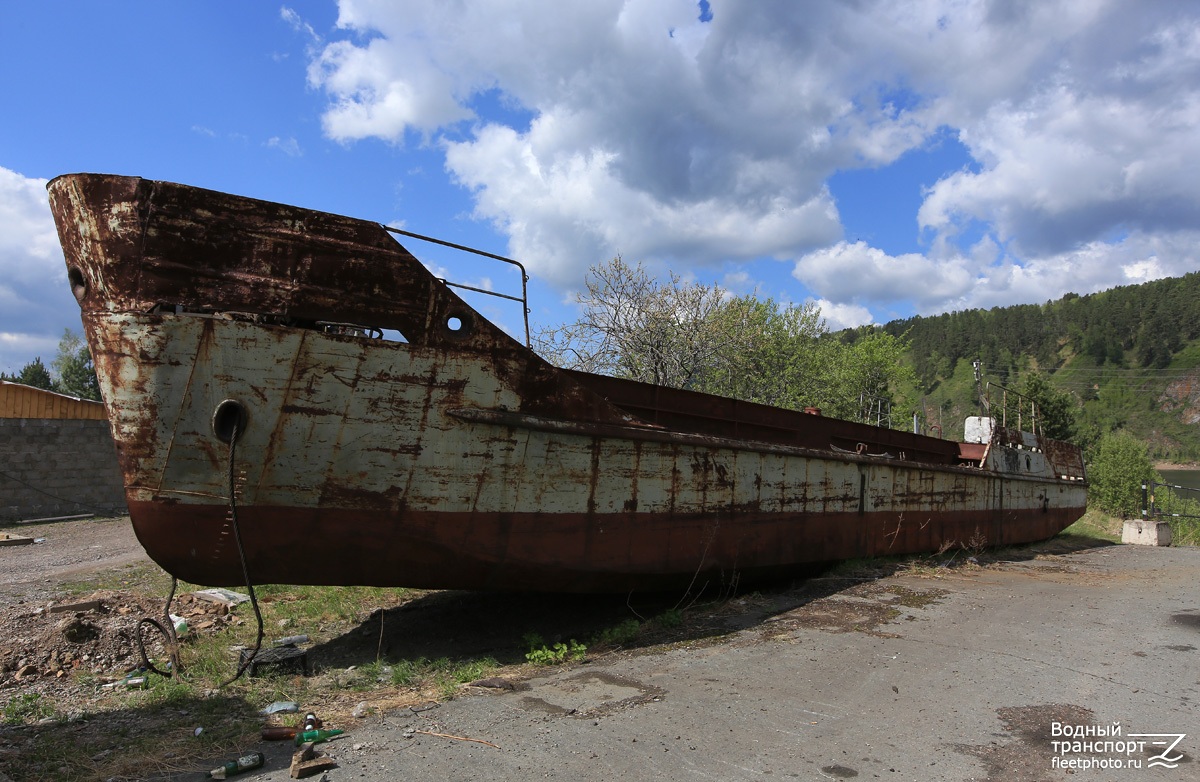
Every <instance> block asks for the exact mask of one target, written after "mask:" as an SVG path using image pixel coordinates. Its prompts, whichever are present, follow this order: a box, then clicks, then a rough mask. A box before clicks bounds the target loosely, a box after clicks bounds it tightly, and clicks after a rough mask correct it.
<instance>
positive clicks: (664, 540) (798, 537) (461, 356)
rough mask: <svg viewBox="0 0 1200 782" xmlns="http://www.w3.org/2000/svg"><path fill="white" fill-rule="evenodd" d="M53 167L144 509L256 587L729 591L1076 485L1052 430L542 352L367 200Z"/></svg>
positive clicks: (72, 257) (1022, 525) (91, 326)
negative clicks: (608, 370)
mask: <svg viewBox="0 0 1200 782" xmlns="http://www.w3.org/2000/svg"><path fill="white" fill-rule="evenodd" d="M50 190H51V200H52V204H53V205H54V210H55V215H56V219H57V221H58V224H59V231H60V237H61V238H62V240H63V246H64V250H65V252H66V255H67V263H68V268H69V276H70V279H71V281H72V286H73V290H74V292H75V294H76V297H77V299H79V301H80V304H81V309H82V311H83V321H84V326H85V331H86V332H87V336H88V341H89V345H90V346H91V349H92V353H93V357H94V360H95V363H96V367H97V375H98V379H99V381H100V384H101V389H102V393H103V396H104V398H105V403H106V408H107V410H108V415H109V421H110V425H111V427H112V431H113V436H114V439H115V441H116V444H117V450H118V454H119V458H120V460H121V466H122V471H123V473H124V476H125V481H126V493H127V499H128V504H129V510H130V516H131V519H132V520H133V524H134V528H135V530H136V532H137V535H138V537H139V539H140V540H141V542H142V544H143V546H144V547H145V548H146V550H147V552H148V553H149V554H150V556H151V557H152V558H153V559H154V560H155V561H157V562H158V563H159V564H160V565H162V566H163V567H164V568H165V569H166V570H167V571H168V572H170V573H172V574H174V575H177V576H179V577H181V578H184V579H186V580H188V581H192V582H195V583H202V584H220V585H232V584H237V583H241V582H243V580H244V575H243V569H242V558H243V556H244V558H245V564H246V570H247V572H248V573H249V576H250V579H251V580H252V581H253V582H255V583H297V584H367V585H393V586H412V587H427V588H443V587H444V588H470V589H502V590H553V591H579V592H595V591H627V590H632V589H666V588H680V587H682V588H686V587H688V586H696V587H698V588H699V587H703V586H704V585H723V586H729V585H731V584H734V583H737V582H738V581H739V580H742V579H744V578H746V577H756V576H764V575H774V574H780V573H785V572H788V571H790V570H794V569H795V568H797V567H801V566H805V565H809V564H812V563H817V562H828V561H832V560H840V559H846V558H852V557H869V556H880V555H899V554H911V553H918V552H926V551H938V550H944V549H948V548H953V547H967V548H982V547H983V546H995V545H1011V544H1019V543H1026V542H1030V541H1034V540H1039V539H1043V538H1046V537H1049V536H1051V535H1053V534H1055V533H1057V532H1058V531H1059V530H1061V529H1063V528H1064V527H1066V526H1067V525H1068V524H1070V523H1071V522H1072V521H1074V520H1075V519H1076V518H1078V516H1079V515H1081V514H1082V512H1083V510H1084V506H1085V503H1086V484H1085V482H1084V480H1083V464H1082V459H1081V458H1080V456H1079V453H1078V449H1075V448H1074V447H1073V446H1068V445H1066V444H1063V443H1055V442H1053V441H1046V440H1044V439H1043V438H1040V437H1036V436H1032V435H1022V434H1021V433H1017V432H1008V431H1007V430H1004V429H997V432H996V436H995V437H994V438H993V441H992V442H991V443H990V444H987V445H983V444H960V443H952V442H948V441H943V440H939V439H936V438H930V437H922V436H920V435H914V434H911V433H904V432H896V431H893V430H888V429H881V428H878V427H871V426H866V425H863V424H857V423H853V422H846V421H837V420H834V419H829V418H825V417H822V416H819V415H805V414H802V413H796V412H793V411H784V410H776V409H773V408H766V407H763V406H760V405H750V404H746V403H739V402H735V401H734V400H727V399H721V398H718V397H711V396H707V395H702V394H694V393H689V392H684V391H679V390H671V389H660V388H656V387H653V386H646V385H644V384H640V383H631V382H629V381H621V380H617V379H613V378H602V377H598V376H589V375H585V374H582V373H570V372H564V371H562V370H558V369H556V368H554V367H551V366H550V365H548V364H546V363H545V362H544V361H542V360H541V359H540V358H538V357H537V356H536V355H535V354H533V353H532V352H531V351H529V350H528V349H527V348H525V347H524V346H523V345H520V344H519V343H517V342H515V341H513V340H512V339H511V338H509V337H508V336H507V335H505V334H503V332H501V331H500V330H498V329H496V328H495V327H494V326H492V325H491V324H490V323H488V322H487V321H486V320H485V319H483V318H482V316H480V315H479V313H477V312H475V311H474V310H471V309H470V308H469V307H467V306H466V304H465V303H463V302H462V301H461V300H460V299H458V297H457V296H454V294H453V293H452V292H450V291H449V289H448V288H447V287H446V286H445V285H444V283H441V282H440V281H438V280H435V279H434V278H432V277H431V276H430V275H429V274H428V272H426V271H425V270H424V268H423V267H421V266H420V264H419V263H417V262H415V260H414V259H412V257H411V256H410V255H409V254H408V253H407V251H405V250H404V249H403V248H402V247H400V246H399V245H398V244H395V243H394V242H393V241H392V240H391V239H390V237H388V236H387V235H386V233H384V232H383V231H382V229H381V227H379V226H378V225H375V224H371V223H365V222H363V221H354V220H351V219H349V218H339V217H336V216H330V215H322V214H319V213H311V212H308V211H307V210H298V209H296V208H294V207H282V206H280V205H275V204H265V203H263V202H255V201H251V200H249V199H239V198H237V197H234V196H225V195H223V194H213V193H210V192H209V191H198V190H196V189H194V188H184V187H183V186H177V185H166V184H164V183H149V184H147V183H145V182H143V181H142V180H131V179H127V178H115V177H94V176H88V175H77V176H73V177H64V178H60V179H58V180H55V181H54V182H52V183H51V187H50ZM365 256H367V257H368V261H369V262H367V261H364V260H363V258H364V257H365ZM369 256H374V257H373V259H372V258H371V257H369ZM317 282H319V283H320V284H317ZM381 299H382V300H383V301H381ZM324 321H336V322H350V323H365V324H367V325H368V326H371V327H379V328H383V329H397V330H399V331H401V332H402V333H403V335H404V339H405V341H397V340H387V339H374V338H368V337H366V336H364V334H365V331H364V330H362V329H357V328H349V329H347V328H341V327H336V328H332V329H331V328H329V327H327V326H323V325H321V324H322V323H323V322H324ZM239 540H240V546H239V542H238V541H239Z"/></svg>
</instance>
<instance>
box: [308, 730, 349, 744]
mask: <svg viewBox="0 0 1200 782" xmlns="http://www.w3.org/2000/svg"><path fill="white" fill-rule="evenodd" d="M345 732H346V731H344V730H338V729H337V728H334V729H333V730H306V731H304V732H303V733H297V734H296V746H297V747H298V746H300V745H301V744H304V743H307V742H309V741H311V742H312V743H314V744H317V743H320V742H322V741H327V740H328V739H331V738H333V737H334V736H340V735H342V734H343V733H345Z"/></svg>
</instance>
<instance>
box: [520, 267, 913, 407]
mask: <svg viewBox="0 0 1200 782" xmlns="http://www.w3.org/2000/svg"><path fill="white" fill-rule="evenodd" d="M576 300H577V302H578V303H579V305H580V307H581V309H582V315H581V317H580V318H579V319H578V320H577V321H575V322H574V323H570V324H566V325H564V326H560V327H558V328H552V329H543V330H542V331H540V332H538V333H537V334H536V335H535V336H534V347H535V349H536V350H537V351H538V352H539V353H541V354H542V355H543V356H545V357H546V358H547V359H548V360H549V361H551V362H552V363H555V364H557V365H559V366H566V367H570V368H572V369H582V370H585V371H589V372H598V373H602V374H612V375H615V376H618V377H627V378H630V379H633V380H640V381H643V382H647V383H654V384H656V385H664V386H673V387H676V388H689V389H692V390H696V391H703V392H706V393H710V394H719V395H722V396H728V397H733V398H735V399H744V400H747V401H752V402H759V403H762V404H768V405H773V406H776V407H789V408H793V409H800V408H802V407H806V406H809V405H815V406H818V407H822V408H826V409H828V410H829V413H830V414H831V415H838V416H841V417H854V416H856V415H857V414H858V408H859V402H860V399H861V398H862V397H863V395H873V396H880V397H884V398H886V399H887V400H889V401H890V400H891V398H892V394H893V392H894V389H895V387H896V383H897V381H898V380H900V379H904V380H906V381H907V380H909V378H911V370H909V369H907V368H906V366H905V364H904V362H903V356H904V352H905V350H906V348H907V344H908V343H907V339H906V338H904V337H897V336H893V335H891V334H888V333H886V332H884V331H883V330H877V329H874V328H868V329H863V330H861V331H859V332H854V333H852V334H851V336H852V337H853V339H850V340H847V341H842V340H838V339H834V338H832V337H830V335H829V333H828V330H827V328H826V326H825V322H824V320H823V319H822V318H821V311H820V309H819V308H818V307H817V306H816V305H814V304H811V303H808V304H804V305H789V306H781V305H779V304H778V303H776V302H774V301H772V300H770V299H767V300H765V301H764V300H760V299H758V298H757V297H755V296H736V297H733V296H730V295H729V294H728V293H727V292H726V291H724V290H722V289H721V288H719V287H717V286H715V285H713V286H706V285H701V284H698V283H693V282H687V281H684V280H681V279H680V278H679V277H677V276H675V275H671V277H670V280H669V281H668V282H666V283H661V282H659V281H657V280H655V279H654V278H652V277H651V276H650V275H649V273H648V272H647V271H646V270H645V268H643V267H642V266H641V265H640V264H638V265H636V266H631V265H630V264H627V263H625V262H624V261H623V260H622V259H621V258H620V257H617V258H614V259H613V260H612V261H610V262H608V263H606V264H602V265H599V266H594V267H592V269H590V270H589V272H588V275H587V278H586V291H585V292H583V293H581V294H580V295H579V296H578V297H577V299H576Z"/></svg>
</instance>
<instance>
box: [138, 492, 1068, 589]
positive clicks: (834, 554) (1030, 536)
mask: <svg viewBox="0 0 1200 782" xmlns="http://www.w3.org/2000/svg"><path fill="white" fill-rule="evenodd" d="M1082 512H1083V509H1082V508H1052V509H1050V510H1047V511H1046V512H1045V513H1044V514H1041V520H1040V523H1033V522H1031V521H1030V520H1029V518H1028V517H1027V516H1026V517H1025V519H1024V522H1023V523H1022V524H1019V525H1018V524H1012V523H1011V522H1012V521H1013V520H1015V518H1016V514H1006V513H996V512H985V511H980V512H974V513H963V512H961V511H959V512H948V513H937V512H934V513H929V514H926V515H925V517H923V518H921V519H920V520H919V521H918V520H916V518H915V517H914V518H913V519H912V520H908V519H904V520H898V519H897V518H896V517H895V515H894V514H884V513H865V514H858V513H831V514H819V515H817V514H814V515H807V516H804V515H800V516H794V515H793V516H787V517H783V516H780V515H777V514H776V515H761V516H760V515H755V514H739V515H738V516H737V517H736V519H728V518H727V519H721V518H681V517H662V516H651V515H648V514H637V513H630V514H618V515H610V516H604V517H591V518H589V517H587V516H583V515H566V514H560V515H549V514H536V513H526V514H521V515H519V516H518V515H507V514H505V515H502V514H479V513H416V514H412V513H409V514H395V513H387V512H363V511H357V510H354V511H350V510H333V509H313V508H278V507H270V508H267V507H244V508H238V510H237V517H238V523H239V527H240V532H241V537H242V540H243V543H244V546H245V550H246V558H247V565H248V569H249V573H250V578H251V580H252V581H253V582H254V583H259V584H264V583H292V584H301V583H302V584H326V585H337V584H340V585H351V584H354V585H364V586H391V585H395V584H405V585H407V586H412V587H417V588H427V589H438V588H456V589H492V590H509V591H563V592H623V591H628V590H633V589H637V590H660V589H676V588H686V587H687V586H688V585H689V584H690V583H692V582H693V580H694V581H695V584H696V585H697V587H699V586H700V585H703V584H705V583H708V584H709V585H710V588H711V587H714V586H717V585H721V584H730V583H733V582H735V581H736V580H745V579H747V578H752V577H753V578H760V577H766V576H772V575H783V574H786V573H788V572H793V571H795V569H796V568H797V566H803V565H806V564H807V565H811V564H814V563H820V562H830V561H835V560H841V559H848V558H853V557H862V556H889V555H900V554H913V553H918V552H927V551H933V550H937V549H938V548H940V547H941V546H942V545H943V542H945V541H954V542H955V543H956V544H957V545H960V546H971V547H974V546H978V545H987V546H998V545H1016V544H1021V543H1029V542H1033V541H1037V540H1042V539H1045V538H1049V537H1052V536H1053V535H1055V534H1057V533H1058V532H1060V531H1061V530H1062V529H1064V528H1065V527H1066V526H1068V525H1069V524H1070V523H1071V522H1072V521H1074V520H1075V519H1076V518H1078V516H1079V515H1080V514H1081V513H1082ZM130 514H131V516H132V518H133V523H134V528H135V530H136V531H137V535H138V539H139V540H140V541H141V543H142V545H143V546H144V547H145V548H146V551H147V552H148V553H149V554H150V556H151V557H152V558H153V559H154V561H156V562H157V563H158V564H159V565H161V566H162V567H163V568H164V569H165V570H167V571H168V572H170V573H172V574H174V575H176V576H178V577H179V578H181V579H184V580H186V581H191V582H194V583H204V584H214V585H224V586H234V585H238V584H242V583H244V582H245V578H244V576H243V574H242V568H241V562H240V559H239V556H238V552H237V547H236V543H235V542H234V535H233V528H232V525H231V522H230V521H229V519H228V508H226V507H223V506H218V505H182V504H180V505H163V504H158V503H153V502H131V503H130ZM1006 517H1009V518H1006ZM1006 522H1007V523H1006ZM181 530H186V531H187V534H186V535H183V534H181V532H180V531H181ZM550 551H552V552H555V554H556V558H555V559H554V560H547V559H546V558H545V554H546V552H550ZM742 552H754V558H755V561H756V564H755V565H754V566H753V567H750V568H746V567H744V565H743V564H742V563H741V562H739V553H742ZM763 552H772V553H771V554H770V555H769V556H764V554H763ZM743 561H744V560H743ZM296 562H304V563H308V565H309V567H308V569H307V570H305V571H304V572H297V570H296V565H295V563H296Z"/></svg>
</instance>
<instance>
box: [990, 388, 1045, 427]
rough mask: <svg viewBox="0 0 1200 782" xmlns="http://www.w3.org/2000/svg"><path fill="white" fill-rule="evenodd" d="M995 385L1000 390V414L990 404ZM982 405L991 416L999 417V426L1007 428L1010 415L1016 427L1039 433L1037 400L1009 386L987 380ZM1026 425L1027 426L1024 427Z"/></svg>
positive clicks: (1039, 421) (1039, 423) (1039, 422)
mask: <svg viewBox="0 0 1200 782" xmlns="http://www.w3.org/2000/svg"><path fill="white" fill-rule="evenodd" d="M993 386H995V387H996V388H998V389H999V390H1000V410H999V413H1000V415H999V416H997V415H996V412H995V410H994V409H993V406H992V387H993ZM984 407H985V408H986V409H987V414H988V415H989V416H991V417H992V418H997V417H999V419H1000V426H1002V427H1004V428H1005V429H1008V428H1009V426H1008V421H1009V416H1010V415H1011V416H1012V417H1013V418H1014V419H1015V421H1016V427H1015V428H1016V429H1017V430H1018V431H1021V432H1026V431H1027V432H1032V433H1033V434H1039V433H1040V431H1039V430H1040V426H1041V420H1040V418H1039V417H1038V411H1037V402H1035V401H1033V400H1032V399H1030V398H1029V397H1027V396H1025V395H1024V394H1022V393H1021V392H1019V391H1014V390H1013V389H1011V388H1007V387H1005V386H1002V385H1000V384H999V383H996V382H993V381H991V380H989V381H988V383H987V386H986V390H985V392H984ZM1026 425H1028V426H1029V428H1028V429H1026V428H1025V427H1026Z"/></svg>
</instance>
